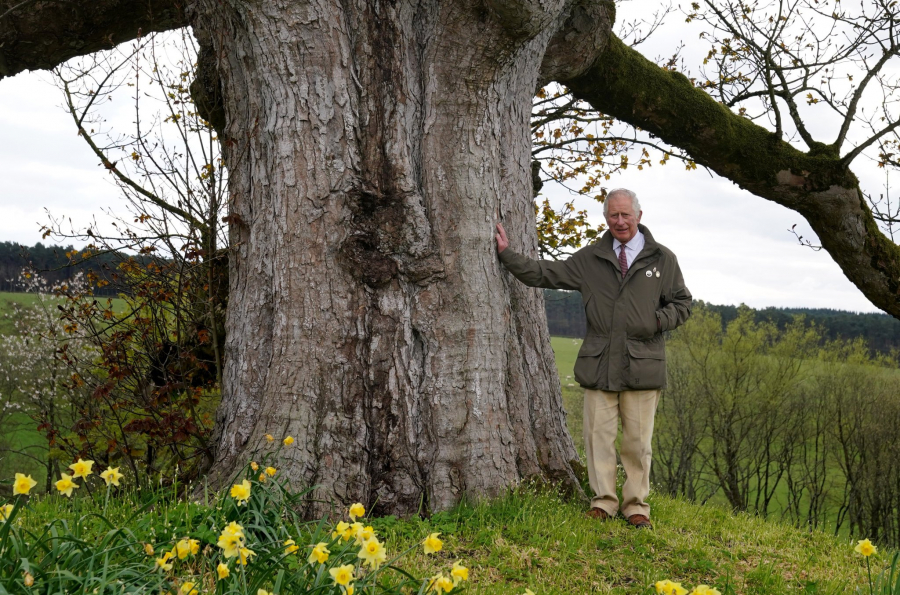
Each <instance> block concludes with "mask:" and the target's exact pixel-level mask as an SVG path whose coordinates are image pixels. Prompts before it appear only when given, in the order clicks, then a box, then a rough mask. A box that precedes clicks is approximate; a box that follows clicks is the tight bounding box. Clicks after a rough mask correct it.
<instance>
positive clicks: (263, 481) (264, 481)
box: [259, 473, 268, 483]
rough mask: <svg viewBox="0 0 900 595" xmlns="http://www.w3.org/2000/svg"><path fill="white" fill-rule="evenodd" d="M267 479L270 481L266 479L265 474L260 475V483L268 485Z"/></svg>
mask: <svg viewBox="0 0 900 595" xmlns="http://www.w3.org/2000/svg"><path fill="white" fill-rule="evenodd" d="M266 479H268V478H267V477H266V474H265V473H260V474H259V483H266Z"/></svg>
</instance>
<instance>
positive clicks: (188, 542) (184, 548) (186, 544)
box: [175, 539, 200, 560]
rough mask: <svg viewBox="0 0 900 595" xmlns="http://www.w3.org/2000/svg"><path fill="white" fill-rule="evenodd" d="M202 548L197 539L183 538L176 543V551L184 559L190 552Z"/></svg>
mask: <svg viewBox="0 0 900 595" xmlns="http://www.w3.org/2000/svg"><path fill="white" fill-rule="evenodd" d="M199 550H200V542H199V541H197V540H196V539H182V540H181V541H179V542H178V543H176V544H175V553H176V554H177V555H178V559H179V560H184V559H185V558H187V557H188V555H189V554H194V555H196V553H197V552H198V551H199Z"/></svg>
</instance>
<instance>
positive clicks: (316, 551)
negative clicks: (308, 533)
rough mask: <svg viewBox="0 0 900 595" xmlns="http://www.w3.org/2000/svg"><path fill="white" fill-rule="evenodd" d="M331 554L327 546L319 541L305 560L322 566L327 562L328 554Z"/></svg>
mask: <svg viewBox="0 0 900 595" xmlns="http://www.w3.org/2000/svg"><path fill="white" fill-rule="evenodd" d="M330 553H331V552H330V551H329V550H328V544H327V543H325V542H324V541H320V542H319V543H317V544H316V545H315V547H313V550H312V553H311V554H310V555H309V558H307V559H306V561H307V562H309V563H310V564H313V563H314V562H318V563H319V564H324V563H325V561H326V560H328V554H330Z"/></svg>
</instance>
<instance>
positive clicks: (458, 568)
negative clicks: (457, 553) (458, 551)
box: [450, 560, 469, 586]
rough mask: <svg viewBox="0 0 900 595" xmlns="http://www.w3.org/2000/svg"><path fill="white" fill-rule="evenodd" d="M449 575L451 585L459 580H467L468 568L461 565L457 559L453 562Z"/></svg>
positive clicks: (456, 583)
mask: <svg viewBox="0 0 900 595" xmlns="http://www.w3.org/2000/svg"><path fill="white" fill-rule="evenodd" d="M450 576H451V577H452V578H453V585H454V586H456V585H458V584H459V581H467V580H469V569H468V568H466V567H465V566H463V565H462V562H460V561H459V560H457V561H456V562H454V563H453V568H452V569H451V570H450Z"/></svg>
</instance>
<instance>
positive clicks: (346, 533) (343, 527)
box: [331, 521, 353, 541]
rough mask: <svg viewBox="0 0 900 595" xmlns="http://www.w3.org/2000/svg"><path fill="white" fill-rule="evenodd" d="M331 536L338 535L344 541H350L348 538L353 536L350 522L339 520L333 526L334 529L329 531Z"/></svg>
mask: <svg viewBox="0 0 900 595" xmlns="http://www.w3.org/2000/svg"><path fill="white" fill-rule="evenodd" d="M331 536H332V537H338V536H340V538H341V539H343V540H344V541H350V538H351V537H353V528H352V527H351V526H350V523H347V522H345V521H341V522H340V523H338V524H337V526H336V527H335V528H334V531H332V532H331Z"/></svg>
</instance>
